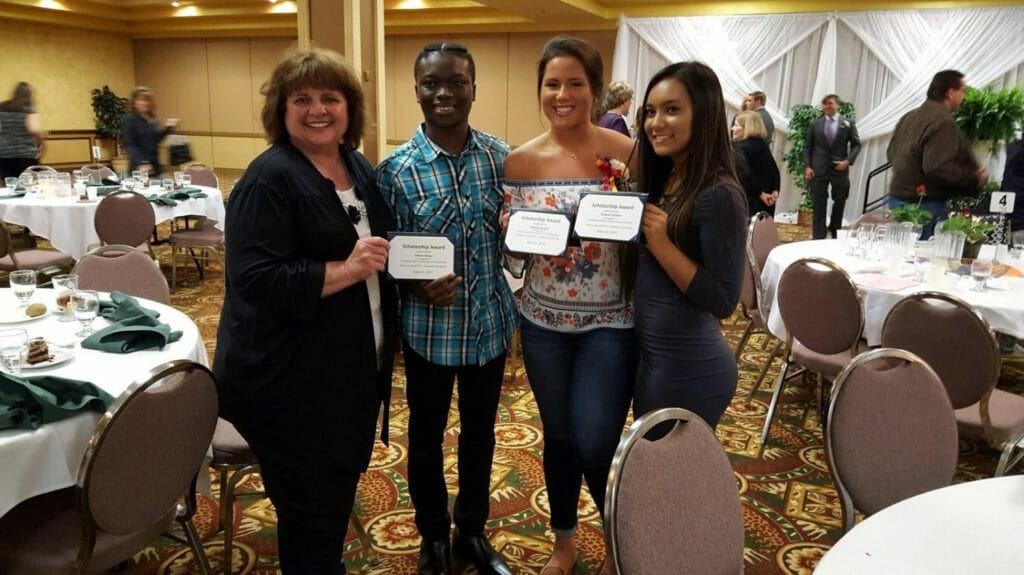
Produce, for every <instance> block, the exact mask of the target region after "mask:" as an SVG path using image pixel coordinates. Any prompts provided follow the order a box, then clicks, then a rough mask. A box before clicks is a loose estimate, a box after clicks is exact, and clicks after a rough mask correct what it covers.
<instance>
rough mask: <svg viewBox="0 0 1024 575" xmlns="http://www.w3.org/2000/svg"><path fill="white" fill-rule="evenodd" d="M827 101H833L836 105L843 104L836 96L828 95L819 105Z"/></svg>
mask: <svg viewBox="0 0 1024 575" xmlns="http://www.w3.org/2000/svg"><path fill="white" fill-rule="evenodd" d="M829 100H835V101H836V104H837V105H838V104H842V103H843V100H842V98H840V97H839V96H838V95H836V94H829V95H827V96H825V97H824V98H822V99H821V103H822V104H824V103H825V102H827V101H829Z"/></svg>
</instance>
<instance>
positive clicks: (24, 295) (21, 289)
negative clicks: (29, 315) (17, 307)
mask: <svg viewBox="0 0 1024 575" xmlns="http://www.w3.org/2000/svg"><path fill="white" fill-rule="evenodd" d="M10 282H11V291H13V292H14V295H15V296H17V297H18V299H19V300H20V301H21V307H23V308H24V307H28V301H29V300H30V299H32V294H33V293H35V291H36V271H35V270H18V271H15V272H11V275H10Z"/></svg>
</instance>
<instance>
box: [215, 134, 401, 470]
mask: <svg viewBox="0 0 1024 575" xmlns="http://www.w3.org/2000/svg"><path fill="white" fill-rule="evenodd" d="M342 158H343V160H344V162H345V166H346V167H347V168H348V171H349V175H350V176H351V178H352V181H353V184H354V185H355V186H356V189H357V190H358V191H359V194H360V196H361V197H362V199H363V201H364V202H365V203H366V209H367V216H368V218H369V220H370V225H371V230H372V232H373V235H375V236H386V234H387V231H388V230H393V229H394V220H393V218H392V217H391V212H390V210H389V209H388V207H387V206H386V205H385V204H384V201H383V199H381V197H380V194H379V193H378V192H377V188H376V180H375V179H374V176H373V170H372V168H371V166H370V165H369V163H368V162H367V161H366V158H365V157H363V155H362V154H360V153H358V152H343V153H342ZM225 224H226V227H225V230H224V237H225V241H226V244H227V245H226V250H225V252H226V255H227V259H226V272H227V273H226V280H225V296H224V307H223V309H222V311H221V320H220V326H219V330H218V332H217V352H216V357H215V360H214V373H215V375H216V377H217V389H218V393H219V398H220V402H221V404H220V407H221V415H222V416H223V417H224V418H225V419H228V420H229V421H232V422H236V423H239V422H241V423H240V424H239V425H238V427H239V429H240V430H242V429H251V428H252V427H253V426H259V425H268V424H267V423H266V422H269V421H273V422H274V424H273V425H274V426H275V427H276V428H277V429H276V430H275V432H274V433H273V434H272V438H271V439H269V440H267V441H266V443H267V444H261V445H260V446H259V447H260V453H263V454H268V453H272V452H274V451H275V450H276V452H277V453H284V454H285V456H286V457H294V455H295V454H296V453H301V454H307V455H308V456H309V457H318V458H319V459H320V460H322V461H326V462H328V464H329V465H330V466H331V467H333V468H344V469H349V470H363V469H365V468H366V466H367V464H368V463H369V460H370V453H371V450H372V447H373V439H374V429H375V427H376V423H377V416H378V414H379V413H380V406H381V404H384V405H385V413H386V409H387V408H386V405H387V402H388V400H389V398H390V390H391V371H392V364H393V360H394V349H395V336H396V333H397V326H398V321H397V319H398V302H397V290H396V289H395V285H394V283H393V282H392V281H390V280H389V279H388V278H387V276H386V275H385V274H383V273H381V274H378V278H379V280H380V292H381V294H380V295H381V311H382V319H383V328H384V338H383V339H384V341H383V361H384V364H383V366H382V368H381V369H380V370H378V369H377V352H376V348H375V346H374V337H373V319H372V314H371V311H370V304H369V301H368V298H367V287H366V282H360V283H358V284H355V285H353V286H350V287H348V288H346V289H344V290H341V291H340V292H338V293H335V294H332V295H330V296H327V297H321V296H320V292H321V289H322V287H323V280H324V269H325V263H326V262H328V261H332V260H343V259H345V258H347V257H349V254H350V253H351V252H352V250H353V248H354V247H355V244H356V241H357V240H358V239H359V236H358V232H357V231H356V228H355V226H354V225H353V224H352V222H351V220H350V219H349V217H348V216H347V215H346V213H345V210H344V207H343V206H342V203H341V200H340V199H339V198H338V195H337V193H336V192H335V190H334V184H333V183H332V182H331V181H330V180H328V179H326V178H324V177H323V176H321V175H320V173H319V172H317V170H316V168H315V167H314V166H313V164H312V163H310V161H309V160H308V159H307V158H306V157H305V156H304V155H303V154H302V153H301V152H300V151H299V150H298V149H297V148H295V147H294V146H293V145H292V144H290V143H288V142H283V143H277V144H274V145H273V146H272V147H271V148H270V149H268V150H267V151H265V152H263V153H262V154H260V156H259V157H257V158H256V159H255V160H253V162H252V163H251V164H249V167H248V168H247V169H246V171H245V174H243V176H242V179H241V180H239V181H238V183H237V184H236V185H235V188H234V190H233V191H232V192H231V196H230V199H229V200H228V206H227V217H226V219H225ZM250 442H251V440H250ZM253 447H254V450H255V449H256V445H255V444H254V445H253Z"/></svg>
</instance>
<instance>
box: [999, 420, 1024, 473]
mask: <svg viewBox="0 0 1024 575" xmlns="http://www.w3.org/2000/svg"><path fill="white" fill-rule="evenodd" d="M1022 464H1024V429H1018V430H1017V433H1016V434H1014V436H1013V437H1012V438H1010V439H1009V440H1008V441H1007V442H1006V444H1005V446H1004V447H1003V453H1002V454H1001V455H1000V456H999V464H998V465H996V472H995V477H1002V476H1003V475H1006V474H1008V473H1024V465H1022ZM1018 466H1020V467H1019V468H1018Z"/></svg>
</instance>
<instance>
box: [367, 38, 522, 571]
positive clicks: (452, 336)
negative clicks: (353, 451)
mask: <svg viewBox="0 0 1024 575" xmlns="http://www.w3.org/2000/svg"><path fill="white" fill-rule="evenodd" d="M413 72H414V74H415V78H416V99H417V101H418V102H419V104H420V108H421V109H422V111H423V119H424V122H423V124H422V125H421V126H420V127H419V129H417V130H416V133H415V134H413V137H412V138H411V139H410V140H409V141H408V142H407V143H405V144H403V145H402V146H400V147H399V148H398V149H396V150H395V151H394V153H392V154H391V156H389V157H388V158H387V159H385V160H384V161H383V162H381V164H380V166H378V167H377V183H378V185H379V187H380V193H381V194H382V195H383V197H384V199H385V201H386V202H387V203H388V205H389V206H390V207H391V209H392V212H393V213H394V215H395V218H396V220H397V227H398V229H399V230H400V231H404V232H427V233H435V234H444V235H445V236H447V237H448V238H450V239H451V240H452V242H453V243H454V244H455V270H454V273H450V274H446V275H444V276H442V277H439V278H437V279H435V280H432V281H409V282H403V283H402V286H401V288H402V328H403V330H402V331H403V338H402V355H403V357H404V359H405V376H406V386H405V394H406V399H407V400H408V402H409V493H410V495H411V496H412V503H413V506H414V507H415V508H416V527H417V529H419V532H420V535H421V536H422V537H423V541H422V544H421V545H420V561H419V572H420V573H421V574H423V575H428V574H430V575H440V574H443V573H451V572H452V571H451V565H450V564H449V563H450V562H449V551H450V552H451V554H452V555H453V556H454V557H455V558H456V559H459V560H461V561H464V562H468V563H471V564H472V565H473V566H474V567H475V568H476V571H477V573H480V574H481V575H511V573H512V571H511V570H510V569H509V567H508V565H507V564H506V563H505V560H504V559H503V558H502V557H501V555H499V554H498V553H497V552H496V551H495V550H494V548H493V547H492V546H491V543H490V541H488V539H487V536H486V535H485V534H484V527H485V526H486V523H487V516H488V515H489V513H490V488H491V463H492V460H493V458H494V445H495V438H494V420H495V417H496V416H497V412H498V401H499V400H500V399H501V383H502V381H503V380H504V378H505V355H506V352H507V350H508V345H509V343H510V342H511V340H512V335H513V333H514V332H515V326H516V315H517V314H516V302H515V298H514V297H513V296H512V290H511V289H510V288H509V286H508V282H507V281H506V280H505V275H504V272H503V271H502V263H501V261H502V260H501V241H500V228H499V218H500V216H501V204H502V200H503V195H502V190H501V180H502V174H503V171H502V168H503V165H504V162H505V156H507V155H508V146H507V145H506V144H505V143H504V142H502V141H501V140H499V139H497V138H495V137H494V136H491V135H488V134H485V133H483V132H480V131H478V130H474V129H473V128H471V127H470V125H469V112H470V109H472V106H473V101H474V100H475V99H476V65H475V63H474V62H473V56H472V55H471V54H470V53H469V50H468V49H467V48H466V47H465V46H462V45H460V44H454V43H451V42H443V43H436V44H428V45H427V46H425V47H424V48H423V50H422V51H421V52H420V53H419V55H418V56H417V57H416V62H415V65H414V66H413ZM456 379H458V382H459V403H458V406H459V421H460V430H459V463H458V469H459V494H458V496H457V497H456V498H455V509H454V520H455V536H454V538H452V537H451V525H452V516H451V515H449V513H448V486H447V485H446V483H445V478H444V454H443V452H442V444H443V443H444V434H445V427H446V426H447V423H448V413H449V412H450V411H451V403H452V391H453V387H454V383H455V380H456ZM449 542H451V543H449ZM449 545H450V547H449Z"/></svg>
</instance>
